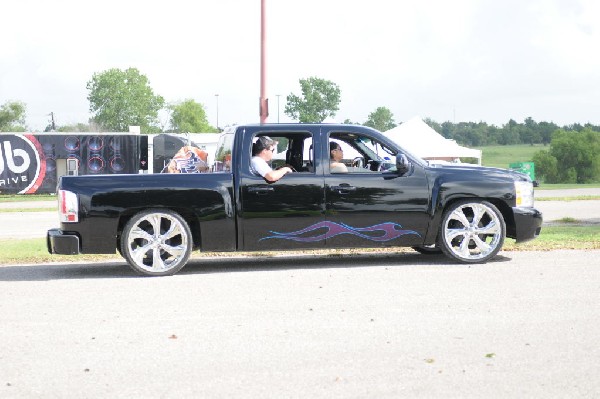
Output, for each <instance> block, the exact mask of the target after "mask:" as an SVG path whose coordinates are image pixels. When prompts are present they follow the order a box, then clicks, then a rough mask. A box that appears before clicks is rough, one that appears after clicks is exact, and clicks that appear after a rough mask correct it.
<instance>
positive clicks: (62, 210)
mask: <svg viewBox="0 0 600 399" xmlns="http://www.w3.org/2000/svg"><path fill="white" fill-rule="evenodd" d="M58 215H59V216H58V217H59V219H60V221H61V222H62V223H77V222H79V201H78V200H77V194H75V193H73V192H71V191H67V190H58Z"/></svg>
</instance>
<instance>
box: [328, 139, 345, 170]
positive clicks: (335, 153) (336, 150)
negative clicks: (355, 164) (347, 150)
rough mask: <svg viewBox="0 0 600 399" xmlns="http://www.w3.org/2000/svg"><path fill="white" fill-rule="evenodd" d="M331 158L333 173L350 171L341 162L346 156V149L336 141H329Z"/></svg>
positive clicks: (330, 165)
mask: <svg viewBox="0 0 600 399" xmlns="http://www.w3.org/2000/svg"><path fill="white" fill-rule="evenodd" d="M329 158H330V160H329V162H330V163H329V171H330V172H331V173H348V167H347V166H346V165H344V164H343V163H342V162H341V160H342V158H344V151H343V150H342V147H341V146H340V145H339V144H338V143H336V142H335V141H330V142H329Z"/></svg>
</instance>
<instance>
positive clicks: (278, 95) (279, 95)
mask: <svg viewBox="0 0 600 399" xmlns="http://www.w3.org/2000/svg"><path fill="white" fill-rule="evenodd" d="M275 95H276V96H277V123H279V97H281V94H275Z"/></svg>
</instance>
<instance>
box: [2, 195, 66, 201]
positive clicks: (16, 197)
mask: <svg viewBox="0 0 600 399" xmlns="http://www.w3.org/2000/svg"><path fill="white" fill-rule="evenodd" d="M54 200H56V195H54V194H29V195H27V194H15V195H13V194H0V202H22V201H54Z"/></svg>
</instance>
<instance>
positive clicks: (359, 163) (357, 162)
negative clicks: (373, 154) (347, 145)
mask: <svg viewBox="0 0 600 399" xmlns="http://www.w3.org/2000/svg"><path fill="white" fill-rule="evenodd" d="M352 167H354V168H364V167H365V159H364V158H363V157H356V158H354V159H353V160H352Z"/></svg>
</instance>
